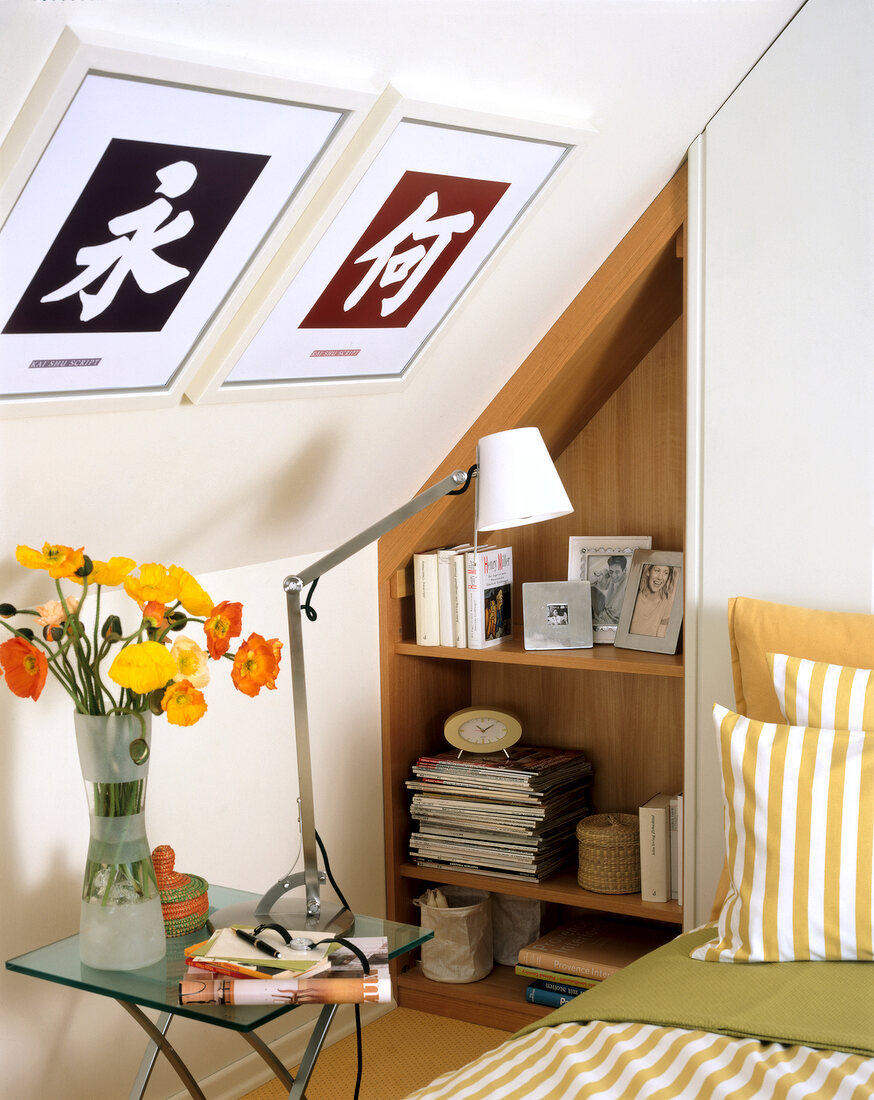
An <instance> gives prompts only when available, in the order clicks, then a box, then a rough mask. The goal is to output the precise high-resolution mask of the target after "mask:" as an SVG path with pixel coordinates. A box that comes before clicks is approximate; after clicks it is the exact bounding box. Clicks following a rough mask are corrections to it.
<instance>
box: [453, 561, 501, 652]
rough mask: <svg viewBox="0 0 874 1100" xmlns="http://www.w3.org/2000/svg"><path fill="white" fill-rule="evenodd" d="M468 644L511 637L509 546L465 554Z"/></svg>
mask: <svg viewBox="0 0 874 1100" xmlns="http://www.w3.org/2000/svg"><path fill="white" fill-rule="evenodd" d="M465 571H466V574H467V644H468V647H469V648H470V649H485V648H487V647H489V646H493V645H498V644H499V643H500V642H502V641H504V640H506V639H507V638H511V637H512V635H513V606H512V601H513V551H512V549H511V548H510V547H509V546H501V547H498V548H494V547H493V548H490V549H487V550H482V549H479V550H477V551H473V550H470V551H467V552H466V553H465Z"/></svg>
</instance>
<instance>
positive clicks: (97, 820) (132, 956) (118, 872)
mask: <svg viewBox="0 0 874 1100" xmlns="http://www.w3.org/2000/svg"><path fill="white" fill-rule="evenodd" d="M142 718H143V719H144V722H141V721H140V716H139V715H136V714H110V715H103V714H75V715H74V719H75V726H76V746H77V748H78V750H79V763H80V766H81V768H82V778H83V780H84V782H85V795H86V798H87V800H88V815H89V822H90V827H91V835H90V839H89V843H88V859H87V862H86V865H85V877H84V880H83V882H82V907H81V914H80V920H79V944H80V948H79V950H80V956H81V959H82V962H83V963H84V964H85V965H86V966H93V967H95V968H97V969H98V970H138V969H140V967H143V966H150V965H151V964H152V963H155V962H158V961H159V960H160V959H162V958H163V957H164V953H165V951H166V939H165V935H164V919H163V915H162V912H161V898H160V895H159V893H158V883H157V881H156V879H155V870H154V867H153V866H152V859H151V850H150V848H149V842H148V839H147V837H146V822H145V817H146V814H145V811H146V782H147V780H148V773H149V748H150V744H151V732H152V716H151V714H148V713H147V714H144V715H142Z"/></svg>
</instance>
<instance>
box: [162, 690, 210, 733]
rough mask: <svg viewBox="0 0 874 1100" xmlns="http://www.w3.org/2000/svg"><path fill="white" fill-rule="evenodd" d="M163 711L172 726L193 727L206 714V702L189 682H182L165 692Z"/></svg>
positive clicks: (201, 694)
mask: <svg viewBox="0 0 874 1100" xmlns="http://www.w3.org/2000/svg"><path fill="white" fill-rule="evenodd" d="M161 709H162V710H163V711H164V713H165V714H166V715H167V721H168V722H169V723H170V724H171V725H173V726H193V725H194V723H195V722H197V721H199V720H200V719H201V718H202V717H203V715H204V714H206V700H205V699H204V698H203V693H202V692H199V691H198V690H197V688H195V687H192V686H191V684H190V683H189V682H188V681H187V680H180V681H179V682H178V683H173V684H170V686H169V687H168V688H167V690H166V691H165V692H164V698H163V699H162V700H161Z"/></svg>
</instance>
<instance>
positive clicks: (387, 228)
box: [187, 87, 586, 402]
mask: <svg viewBox="0 0 874 1100" xmlns="http://www.w3.org/2000/svg"><path fill="white" fill-rule="evenodd" d="M585 133H586V131H585V130H584V129H581V130H573V129H571V128H569V127H566V126H558V125H547V124H541V123H532V122H526V121H525V120H517V119H507V118H502V117H498V116H494V115H489V114H483V113H481V112H476V111H469V110H459V109H456V108H449V107H445V106H442V105H439V104H430V103H421V102H418V101H414V100H408V99H405V98H403V97H402V96H401V95H400V93H399V92H398V91H397V90H396V89H394V88H392V87H388V88H386V89H385V90H384V92H383V93H382V94H381V96H380V98H379V101H378V103H377V105H376V106H375V107H374V109H373V111H372V112H371V117H370V118H369V119H368V126H367V132H366V135H365V134H363V135H362V139H361V140H360V141H358V142H357V143H356V146H357V148H358V150H359V152H358V157H357V160H356V161H355V163H354V164H352V163H351V161H350V160H349V159H347V160H346V161H344V163H343V165H342V166H338V170H337V171H336V172H335V174H334V176H333V177H332V179H331V180H330V181H329V185H328V187H327V188H326V191H327V192H328V193H330V194H331V195H332V198H331V200H330V201H329V202H328V204H327V205H326V207H325V208H324V209H323V210H321V211H319V212H318V217H317V218H316V219H315V220H314V221H313V223H312V224H311V225H309V226H308V227H307V229H308V231H307V232H306V234H305V235H304V234H303V232H302V231H301V232H296V233H295V234H294V236H293V238H292V239H290V240H289V242H288V245H287V247H285V248H284V249H283V250H282V254H281V256H278V257H277V263H276V264H274V265H273V266H272V268H271V270H270V271H269V272H268V273H267V276H266V277H265V279H264V280H263V281H262V283H261V284H259V286H258V287H257V288H256V289H255V292H254V293H253V295H252V296H251V297H250V299H249V300H248V301H247V302H246V303H245V307H244V309H243V310H241V312H240V313H239V315H238V316H237V317H236V318H235V320H234V325H233V334H232V335H233V339H232V341H230V342H228V341H224V342H223V344H222V347H221V349H220V354H219V353H218V352H217V354H216V355H215V356H213V357H211V359H210V360H209V361H208V362H205V363H204V365H203V367H202V369H201V370H200V371H199V373H198V375H197V376H196V377H195V378H194V379H193V381H192V384H191V385H190V386H189V387H188V390H187V392H188V396H189V397H190V398H191V399H192V400H193V401H195V402H215V401H218V402H221V401H236V400H264V399H269V398H275V397H294V396H301V397H308V396H326V395H330V396H336V395H338V394H343V393H373V392H386V391H395V390H398V389H400V388H401V387H402V386H403V385H404V384H405V383H406V381H407V380H408V378H409V373H410V369H411V367H412V364H413V363H414V361H415V360H416V359H417V357H418V356H419V354H420V352H421V351H422V349H423V348H424V347H425V345H426V344H427V343H429V342H430V340H431V339H432V338H433V337H434V335H435V333H436V332H437V331H438V329H439V328H440V327H441V326H442V324H443V323H444V321H445V320H446V317H447V316H448V315H449V313H450V312H451V311H452V310H453V308H454V307H455V306H456V305H457V304H458V302H459V300H460V299H461V298H462V297H463V295H464V294H465V293H466V292H467V291H468V289H469V288H470V286H471V285H472V284H473V282H474V281H475V280H476V278H477V276H478V275H479V273H480V272H481V270H482V269H483V268H484V267H485V266H486V264H487V263H488V262H489V261H490V260H491V258H492V257H493V256H494V254H495V252H496V251H497V250H498V249H499V248H501V247H503V245H504V243H505V241H506V240H507V238H508V237H509V236H510V234H511V233H512V232H513V231H514V230H515V228H516V226H517V225H518V223H519V222H520V220H521V219H522V218H523V216H524V215H525V214H526V212H527V211H528V209H529V208H530V206H531V204H532V203H533V202H534V201H535V199H536V198H537V196H538V195H540V194H541V193H542V192H543V191H544V189H545V188H546V186H547V185H548V184H550V183H551V181H552V180H553V178H554V177H555V175H556V173H557V171H558V169H559V168H560V166H562V165H563V164H564V163H565V162H566V160H567V159H568V156H569V154H570V153H571V152H572V151H573V150H574V149H575V148H576V147H577V146H578V144H579V143H580V141H581V140H582V137H583V135H584V134H585Z"/></svg>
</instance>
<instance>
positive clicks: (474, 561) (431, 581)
mask: <svg viewBox="0 0 874 1100" xmlns="http://www.w3.org/2000/svg"><path fill="white" fill-rule="evenodd" d="M413 598H414V601H415V609H416V643H417V644H418V645H443V646H455V647H459V648H462V649H483V648H485V647H487V646H492V645H497V644H498V643H499V642H502V641H503V640H504V639H505V638H510V637H512V634H513V614H512V612H513V606H512V604H513V553H512V550H511V548H510V547H509V546H502V547H500V548H497V547H494V546H485V547H477V548H474V547H473V546H471V545H470V544H462V545H458V546H444V547H439V548H437V549H434V550H426V551H423V552H421V553H419V554H414V555H413Z"/></svg>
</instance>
